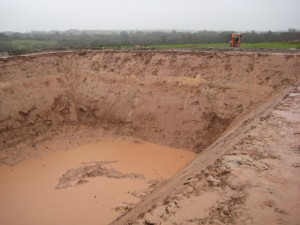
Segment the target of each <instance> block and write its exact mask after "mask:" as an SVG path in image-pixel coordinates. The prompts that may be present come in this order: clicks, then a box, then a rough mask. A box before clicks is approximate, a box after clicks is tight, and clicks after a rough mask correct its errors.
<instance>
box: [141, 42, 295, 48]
mask: <svg viewBox="0 0 300 225" xmlns="http://www.w3.org/2000/svg"><path fill="white" fill-rule="evenodd" d="M141 47H148V48H192V47H197V48H201V47H202V48H221V47H229V44H228V43H209V44H166V45H160V44H158V45H142V46H141ZM240 48H265V49H276V48H278V49H287V48H300V43H287V42H273V43H242V44H241V47H240Z"/></svg>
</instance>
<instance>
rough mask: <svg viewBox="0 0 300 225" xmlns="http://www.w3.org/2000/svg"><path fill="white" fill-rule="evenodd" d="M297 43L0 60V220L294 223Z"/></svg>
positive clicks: (299, 144)
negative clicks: (268, 48)
mask: <svg viewBox="0 0 300 225" xmlns="http://www.w3.org/2000/svg"><path fill="white" fill-rule="evenodd" d="M299 81H300V53H299V52H298V51H287V52H279V51H278V52H274V51H273V52H255V51H230V50H223V51H218V50H217V49H214V50H209V51H208V50H126V51H121V50H120V51H116V50H103V51H94V50H82V51H61V52H48V53H37V54H30V55H20V56H11V57H6V58H0V178H1V183H0V221H2V222H3V223H4V224H8V225H10V224H32V225H35V224H39V225H40V224H91V225H94V224H103V225H104V224H114V225H117V224H118V225H125V224H128V225H130V224H131V225H133V224H135V225H138V224H139V225H144V224H145V225H153V224H155V225H156V224H157V225H158V224H166V225H167V224H170V225H171V224H172V225H185V224H192V225H196V224H197V225H199V224H295V225H297V224H300V222H299V221H300V217H299V215H300V191H299V190H300V170H299V169H300V155H299V151H300V150H299V148H300V83H299Z"/></svg>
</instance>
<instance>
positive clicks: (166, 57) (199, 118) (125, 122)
mask: <svg viewBox="0 0 300 225" xmlns="http://www.w3.org/2000/svg"><path fill="white" fill-rule="evenodd" d="M299 63H300V54H299V53H297V52H294V53H291V52H288V53H260V52H238V51H234V52H230V51H222V52H218V51H192V50H189V51H183V50H168V51H161V50H128V51H115V50H104V51H74V52H72V51H70V52H53V53H38V54H32V55H22V56H12V57H8V58H1V59H0V149H7V148H9V147H12V146H14V145H16V144H18V143H21V142H28V141H32V140H33V139H35V138H38V137H40V136H43V135H44V136H47V135H49V134H51V133H55V132H57V130H59V129H61V128H62V127H65V126H68V125H86V126H90V127H101V128H103V129H105V130H108V131H110V132H113V133H114V134H115V135H120V136H121V135H122V136H123V135H125V136H133V137H135V138H139V139H143V140H146V141H149V142H153V143H158V144H162V145H168V146H172V147H179V148H186V149H191V150H193V151H196V152H201V151H202V150H203V149H205V148H206V147H207V146H209V145H210V144H211V143H213V142H214V141H215V140H216V139H217V138H218V137H219V136H220V135H221V134H222V133H223V132H224V131H225V129H226V128H227V127H228V126H229V125H230V124H231V123H232V122H233V121H235V120H236V119H237V117H238V116H241V115H245V114H247V113H248V112H249V111H251V110H253V109H255V107H257V106H258V105H259V104H261V103H263V102H265V101H266V99H268V98H269V97H271V96H273V95H275V94H277V93H279V92H280V91H282V90H283V89H284V88H286V87H288V86H290V85H291V84H293V83H294V82H295V81H297V80H298V79H299Z"/></svg>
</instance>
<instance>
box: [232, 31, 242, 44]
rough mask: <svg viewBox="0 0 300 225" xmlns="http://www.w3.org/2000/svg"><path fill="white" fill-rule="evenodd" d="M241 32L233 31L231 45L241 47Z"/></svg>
mask: <svg viewBox="0 0 300 225" xmlns="http://www.w3.org/2000/svg"><path fill="white" fill-rule="evenodd" d="M241 36H242V35H241V34H240V33H232V35H231V41H230V42H229V43H230V47H240V44H241Z"/></svg>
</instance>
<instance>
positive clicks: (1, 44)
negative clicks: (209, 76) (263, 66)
mask: <svg viewBox="0 0 300 225" xmlns="http://www.w3.org/2000/svg"><path fill="white" fill-rule="evenodd" d="M228 46H229V44H228V43H208V44H149V45H139V46H138V47H140V48H155V49H176V48H223V47H228ZM58 47H68V46H58V43H57V42H56V41H54V40H1V39H0V52H4V51H18V50H32V49H34V50H38V49H47V48H58ZM84 47H87V46H84ZM90 47H93V48H95V47H97V48H118V49H126V48H134V47H136V46H134V45H101V46H90ZM240 48H254V49H255V48H261V49H289V48H296V49H300V43H288V42H272V43H242V44H241V47H240Z"/></svg>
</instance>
